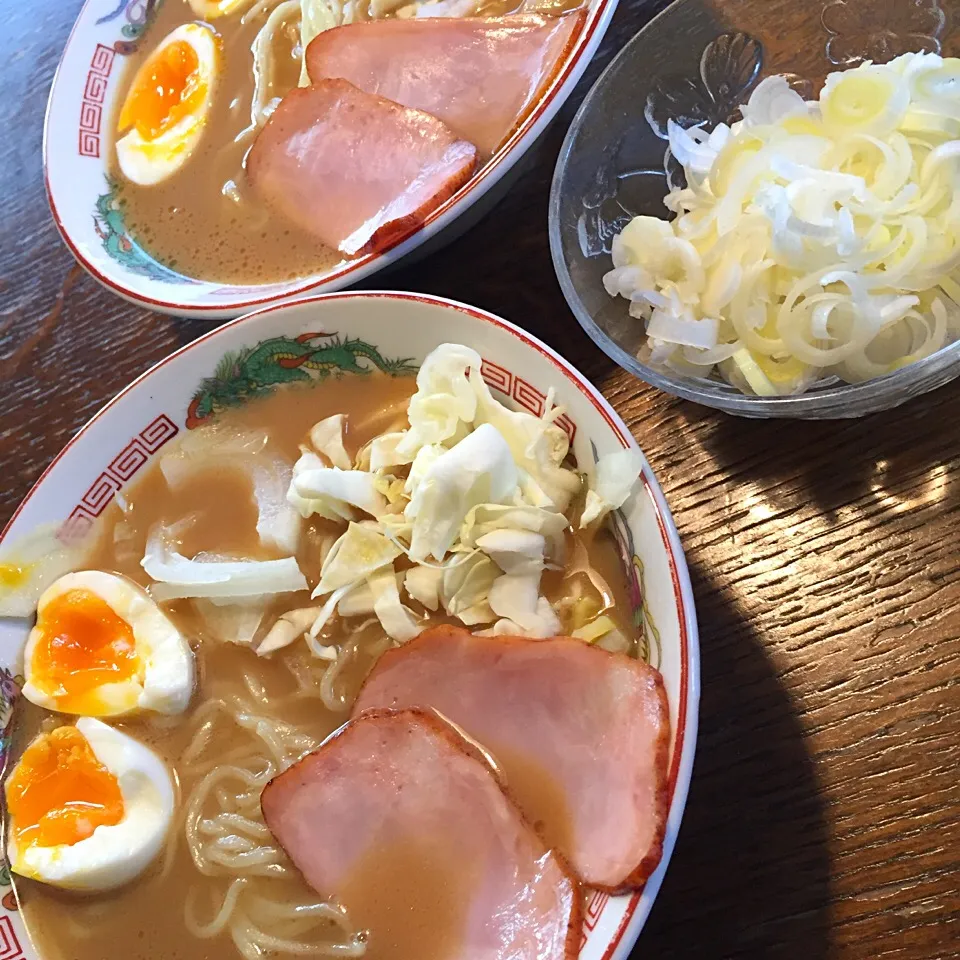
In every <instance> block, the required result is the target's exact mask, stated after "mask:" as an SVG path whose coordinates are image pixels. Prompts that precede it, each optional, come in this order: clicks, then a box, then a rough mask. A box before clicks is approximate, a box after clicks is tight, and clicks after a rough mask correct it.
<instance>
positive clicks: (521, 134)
mask: <svg viewBox="0 0 960 960" xmlns="http://www.w3.org/2000/svg"><path fill="white" fill-rule="evenodd" d="M92 2H93V0H85V2H84V4H83V7H82V8H81V10H80V13H79V14H78V15H77V19H76V20H75V21H74V24H73V27H72V28H71V30H70V35H69V36H68V37H67V42H66V44H65V45H64V51H66V49H67V47H69V46H70V44H71V43H72V42H73V36H74V33H75V32H76V29H77V26H78V25H79V23H80V21H81V19H82V18H83V16H84V14H85V13H86V11H87V7H88V6H89V5H90V4H91V3H92ZM618 2H619V0H599V2H598V3H597V5H596V7H594V8H593V9H590V10H588V11H587V21H586V23H585V24H584V25H583V28H582V29H581V31H580V35H579V36H578V37H577V40H576V44H575V47H574V49H573V52H572V53H571V54H570V55H569V56H568V58H567V62H566V63H565V64H564V65H563V67H562V68H561V69H560V71H559V72H558V73H557V75H556V77H554V79H553V80H552V81H551V85H550V87H549V89H548V90H547V92H546V93H545V94H544V95H543V96H542V97H541V98H540V100H539V102H538V103H537V105H536V106H535V107H534V109H533V110H531V111H530V114H529V116H527V118H526V119H525V120H523V121H522V122H521V123H520V124H519V125H518V126H517V128H516V129H515V130H514V131H513V133H512V134H511V135H510V138H509V139H508V140H507V142H506V143H505V144H503V146H501V147H500V149H499V150H498V151H497V152H496V153H495V154H494V155H493V157H491V158H490V160H489V161H487V163H486V164H485V165H484V166H483V167H482V168H481V169H480V170H479V171H478V172H477V173H476V174H475V175H474V176H473V177H471V178H470V180H469V181H467V183H466V184H464V185H463V186H462V187H461V188H460V189H459V190H458V191H457V192H456V193H455V194H454V195H453V196H452V197H450V198H449V199H447V200H446V201H445V202H444V203H442V204H441V205H440V206H439V207H437V209H436V210H434V211H433V212H432V213H430V214H429V215H428V216H427V218H426V219H425V220H424V222H423V223H422V224H420V225H419V226H418V227H416V228H415V229H414V230H411V231H410V232H409V233H407V234H405V235H402V236H401V237H399V238H398V239H397V240H396V241H395V242H393V243H391V245H390V246H389V247H388V248H387V249H386V250H384V251H381V252H380V253H375V254H367V255H366V256H363V257H360V258H358V259H356V260H351V261H350V262H348V263H347V264H345V265H344V266H343V267H342V268H340V269H339V270H337V271H335V272H333V273H330V274H327V275H326V276H324V277H322V278H321V279H319V280H308V281H306V282H304V283H301V284H299V285H297V286H294V287H291V288H290V289H289V290H285V291H283V292H281V293H275V294H272V295H269V296H264V297H257V298H255V299H252V300H240V301H232V300H229V299H226V298H225V299H224V301H223V303H217V304H213V303H211V304H204V303H183V302H180V301H177V300H157V299H155V298H153V297H148V296H144V295H143V294H141V293H137V292H136V291H135V290H132V289H131V288H130V287H128V286H125V285H124V284H123V283H120V282H118V281H116V280H111V279H110V278H109V277H107V276H105V275H104V274H103V273H101V272H100V271H99V270H98V269H97V268H96V267H95V266H94V265H93V264H92V263H91V262H90V261H89V260H87V258H86V257H85V256H84V255H83V253H81V251H80V249H79V248H78V247H77V245H76V244H75V243H74V242H73V240H72V239H71V237H70V234H69V233H68V231H67V229H66V227H65V226H64V224H63V221H62V220H61V219H60V214H59V212H58V210H57V206H56V204H55V203H54V200H53V191H52V189H51V186H50V171H49V164H48V163H47V154H48V149H49V140H50V138H49V124H50V105H51V103H52V102H53V96H54V93H55V91H56V89H57V82H58V81H59V79H60V69H61V67H62V66H63V56H62V55H61V58H60V62H59V63H58V64H57V69H56V72H55V73H54V75H53V82H52V83H51V84H50V95H49V97H48V98H47V109H46V113H45V115H44V119H43V183H44V188H45V190H46V194H47V203H48V204H49V206H50V213H51V215H52V216H53V221H54V223H55V224H56V226H57V230H58V231H59V233H60V236H61V238H62V239H63V242H64V243H65V244H66V245H67V247H68V248H69V250H70V252H71V253H72V254H73V256H74V257H75V258H76V260H77V262H78V263H80V265H81V266H82V267H83V268H84V269H85V270H86V271H87V272H88V273H90V274H91V275H92V276H93V277H94V278H96V279H97V280H98V281H99V282H100V283H102V284H103V285H104V286H106V287H109V288H110V289H111V290H114V291H115V292H116V293H118V294H120V295H121V296H123V297H126V298H128V299H129V300H133V301H135V302H136V303H141V304H145V305H147V306H152V307H164V308H167V309H173V310H183V311H189V312H190V313H201V312H203V313H206V312H211V313H220V314H223V313H230V312H232V311H234V310H246V309H248V308H250V307H258V306H261V305H269V304H273V303H277V304H279V303H281V302H285V301H288V300H289V298H291V297H298V296H300V295H301V294H303V293H307V292H308V291H310V290H315V289H316V288H317V287H321V286H325V285H327V284H331V283H335V282H337V281H339V280H342V279H343V278H344V277H346V276H348V275H349V274H351V273H354V272H355V271H357V270H360V269H361V268H363V267H367V266H369V265H371V264H372V263H374V261H376V260H377V259H378V258H381V257H386V256H389V255H390V254H391V253H392V252H393V251H394V250H396V249H397V247H399V246H400V245H401V244H403V243H406V242H407V241H408V240H410V239H412V238H413V237H415V236H417V235H418V234H422V233H423V232H424V231H426V230H427V229H428V228H429V227H430V226H431V225H432V224H433V223H434V222H435V221H436V220H438V219H439V218H441V217H443V216H445V215H446V214H447V213H449V212H450V211H451V210H452V209H453V207H455V206H456V205H457V204H459V203H460V202H461V201H463V200H465V199H466V198H467V197H468V196H470V194H471V193H473V192H474V191H475V190H476V188H477V187H478V186H480V185H482V184H484V183H485V182H486V181H489V178H490V176H491V175H492V174H493V173H494V172H495V171H497V170H499V169H500V168H501V167H504V164H507V165H506V166H505V167H504V169H503V170H502V172H501V175H502V174H504V173H506V172H507V170H509V169H510V167H512V166H513V164H514V163H516V161H517V160H519V159H520V157H521V156H522V154H518V153H516V148H517V147H518V146H519V145H520V141H521V140H523V139H524V138H525V137H526V136H527V135H528V134H530V133H531V132H532V131H533V128H534V126H536V124H537V123H539V121H540V120H541V118H542V117H543V116H544V115H545V114H547V113H548V112H553V113H555V112H556V111H557V110H559V109H560V107H561V106H562V105H563V103H564V101H565V100H566V97H564V98H563V99H562V100H559V101H558V100H557V98H558V96H559V94H560V91H561V89H562V88H563V87H565V86H567V84H568V83H569V86H570V90H569V92H568V94H567V96H569V94H570V93H572V92H573V86H574V82H573V80H572V78H571V75H572V74H573V73H574V72H575V71H576V69H577V68H578V67H580V66H581V64H582V68H583V69H584V70H585V69H586V67H587V65H588V64H589V62H590V60H591V59H592V56H593V53H594V52H595V49H596V46H597V44H599V42H600V40H601V39H602V37H603V34H604V33H605V32H606V28H607V25H608V24H609V21H610V17H612V16H613V13H614V11H615V10H616V7H617V3H618ZM601 25H602V29H600V32H599V33H598V32H597V31H598V29H599V28H600V27H601ZM576 79H579V77H578V78H576ZM508 161H509V163H508ZM492 185H493V183H492V182H489V183H488V184H487V187H486V188H485V189H484V191H482V192H481V194H480V195H482V193H484V192H486V189H489V187H490V186H492ZM475 199H479V195H478V197H477V198H475ZM452 219H453V220H455V219H456V217H454V218H452ZM451 222H452V220H451ZM421 242H422V241H421ZM357 279H358V280H359V279H362V278H361V277H357ZM292 282H293V283H296V281H292ZM223 286H224V287H229V284H224V285H223ZM331 292H334V291H331Z"/></svg>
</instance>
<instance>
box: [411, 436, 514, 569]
mask: <svg viewBox="0 0 960 960" xmlns="http://www.w3.org/2000/svg"><path fill="white" fill-rule="evenodd" d="M411 472H412V471H411ZM516 489H517V467H516V464H515V463H514V460H513V457H512V456H511V453H510V448H509V447H508V446H507V444H506V442H505V440H504V438H503V436H502V435H501V434H500V433H499V432H498V431H497V430H496V429H495V428H494V427H492V426H490V425H489V424H482V425H481V426H479V427H478V428H477V429H476V430H474V431H473V433H471V434H468V435H467V436H466V437H464V439H463V440H461V441H460V442H459V443H458V444H457V445H456V446H454V447H452V448H451V449H450V450H447V451H446V452H445V453H443V454H441V455H440V456H438V457H436V459H434V460H433V462H432V463H431V464H430V466H428V467H427V468H426V470H425V471H424V472H423V478H422V479H421V480H420V481H419V483H417V484H416V488H415V489H414V491H413V497H412V499H411V500H410V503H409V504H408V505H407V508H406V511H405V513H406V516H407V517H408V518H409V519H410V520H411V521H412V522H413V535H412V538H411V541H410V551H409V556H410V558H411V559H412V560H426V559H427V557H429V556H432V557H434V558H435V559H436V560H442V559H443V556H444V554H445V553H446V552H447V551H448V550H449V549H450V547H451V546H452V545H453V542H454V540H455V539H456V536H457V533H458V531H459V530H460V526H461V525H462V523H463V521H464V520H465V519H466V516H467V513H468V512H469V511H470V509H471V508H472V507H475V506H477V504H480V503H498V502H502V501H504V500H506V499H508V498H511V497H512V496H513V495H514V493H515V491H516Z"/></svg>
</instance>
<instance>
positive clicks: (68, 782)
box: [7, 727, 123, 847]
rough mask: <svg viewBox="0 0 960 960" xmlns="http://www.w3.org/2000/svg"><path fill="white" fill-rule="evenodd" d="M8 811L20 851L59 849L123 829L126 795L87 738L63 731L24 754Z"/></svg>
mask: <svg viewBox="0 0 960 960" xmlns="http://www.w3.org/2000/svg"><path fill="white" fill-rule="evenodd" d="M7 809H8V810H9V813H10V818H11V820H12V822H13V825H14V830H15V833H16V840H17V845H18V846H19V847H29V846H41V847H56V846H60V845H61V844H74V843H79V842H80V841H81V840H86V838H87V837H89V836H90V835H91V834H92V833H93V831H94V830H96V828H97V827H99V826H113V825H114V824H117V823H119V822H120V821H121V820H122V819H123V795H122V794H121V792H120V785H119V784H118V783H117V778H116V777H115V776H114V775H113V774H112V773H110V771H109V770H107V768H106V767H105V766H104V765H103V764H102V763H100V761H99V760H98V759H97V757H96V755H95V754H94V752H93V750H92V749H91V747H90V744H89V743H88V742H87V739H86V737H84V736H83V734H82V733H80V731H79V730H77V729H76V727H58V728H57V729H56V730H54V731H53V732H52V733H47V734H42V735H41V736H39V737H37V739H36V740H34V741H33V743H31V744H30V746H29V747H27V749H26V750H25V751H24V752H23V756H22V757H21V758H20V762H19V763H18V764H17V766H16V768H15V769H14V771H13V773H12V774H11V776H10V779H9V780H8V781H7Z"/></svg>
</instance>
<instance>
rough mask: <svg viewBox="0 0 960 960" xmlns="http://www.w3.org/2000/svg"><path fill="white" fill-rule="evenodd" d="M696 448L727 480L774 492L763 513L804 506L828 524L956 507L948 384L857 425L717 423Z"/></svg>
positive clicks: (958, 429) (958, 433)
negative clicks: (850, 513) (864, 514)
mask: <svg viewBox="0 0 960 960" xmlns="http://www.w3.org/2000/svg"><path fill="white" fill-rule="evenodd" d="M787 435H788V436H789V442H784V440H785V437H786V436H787ZM704 445H705V446H706V447H707V448H708V449H709V450H710V452H711V454H712V455H713V457H714V459H715V460H716V463H717V466H718V468H719V469H720V470H722V471H724V472H725V473H727V474H728V475H729V476H731V477H732V478H734V479H736V480H737V481H740V480H743V479H748V480H749V479H754V480H758V481H760V485H761V486H762V487H764V488H765V489H766V490H767V491H777V494H776V495H777V496H779V497H781V498H782V500H781V502H780V503H779V504H771V506H778V505H779V506H780V507H784V506H790V507H793V508H796V509H803V508H805V507H812V508H813V509H815V510H816V512H817V513H819V514H820V515H821V516H823V517H824V518H825V519H826V520H827V521H829V522H831V524H836V523H842V522H843V520H844V517H843V512H844V510H845V509H846V508H849V507H850V506H851V505H854V504H857V506H858V509H862V510H868V509H870V507H871V502H872V503H873V504H875V505H876V508H877V509H889V510H897V511H902V510H908V509H909V510H917V509H921V508H923V507H925V506H930V505H934V504H936V505H938V507H939V508H940V509H943V507H944V506H947V505H949V504H951V503H952V504H960V485H958V484H956V483H949V482H948V479H949V476H948V475H949V473H950V472H951V469H952V461H953V456H952V454H951V451H953V450H956V449H957V446H958V445H960V389H958V388H957V386H956V385H953V384H948V385H947V386H945V387H942V388H941V389H940V390H938V391H936V392H935V393H932V394H929V395H928V396H926V397H920V398H917V399H916V400H914V401H912V402H911V403H910V404H908V405H907V406H905V407H902V408H899V409H897V410H893V411H887V412H885V413H878V414H873V415H872V416H869V417H863V418H861V419H858V420H841V421H780V420H744V419H741V418H737V417H730V416H722V417H719V418H718V419H717V421H716V424H715V427H714V429H713V430H712V431H711V432H710V433H709V434H707V435H706V436H705V437H704ZM767 496H768V497H769V496H770V493H769V492H768V494H767ZM858 501H859V503H858Z"/></svg>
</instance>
